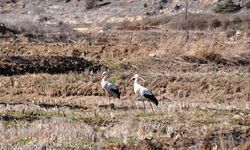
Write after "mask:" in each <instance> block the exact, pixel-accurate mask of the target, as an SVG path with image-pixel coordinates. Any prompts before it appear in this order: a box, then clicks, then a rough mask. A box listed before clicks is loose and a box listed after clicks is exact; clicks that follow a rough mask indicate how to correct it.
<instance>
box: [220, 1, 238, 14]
mask: <svg viewBox="0 0 250 150" xmlns="http://www.w3.org/2000/svg"><path fill="white" fill-rule="evenodd" d="M240 9H241V6H240V5H236V4H235V3H234V2H233V1H232V0H226V1H224V2H222V3H221V4H218V5H217V7H216V8H215V12H216V13H235V12H238V11H239V10H240Z"/></svg>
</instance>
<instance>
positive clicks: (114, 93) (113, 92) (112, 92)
mask: <svg viewBox="0 0 250 150" xmlns="http://www.w3.org/2000/svg"><path fill="white" fill-rule="evenodd" d="M107 77H108V72H106V71H104V72H103V73H102V81H101V86H102V89H104V90H105V92H106V94H107V95H108V97H109V105H110V97H115V98H119V99H120V92H119V89H118V88H117V87H116V86H115V85H113V84H112V83H110V82H108V81H106V79H107Z"/></svg>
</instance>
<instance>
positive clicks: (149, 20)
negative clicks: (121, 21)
mask: <svg viewBox="0 0 250 150" xmlns="http://www.w3.org/2000/svg"><path fill="white" fill-rule="evenodd" d="M171 18H172V17H171V16H167V15H160V16H155V17H146V18H144V19H143V20H142V21H141V22H140V24H141V25H142V26H145V25H146V26H159V25H163V24H167V23H168V22H169V21H170V20H171Z"/></svg>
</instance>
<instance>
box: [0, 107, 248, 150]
mask: <svg viewBox="0 0 250 150" xmlns="http://www.w3.org/2000/svg"><path fill="white" fill-rule="evenodd" d="M123 105H125V106H129V110H128V111H121V110H119V109H117V110H109V109H93V110H85V111H84V112H83V111H82V110H75V109H68V108H66V107H65V108H50V109H44V108H41V107H37V106H35V105H29V106H28V105H22V104H21V105H15V106H11V107H8V108H7V107H3V105H1V108H2V109H1V113H0V114H1V121H0V122H1V125H0V131H1V133H3V134H1V135H0V139H1V144H0V146H1V148H11V147H12V148H34V147H37V148H42V147H46V148H68V147H71V148H74V149H79V148H98V147H99V148H106V149H110V148H111V147H116V148H119V147H124V148H125V149H130V148H131V147H137V148H142V147H144V148H156V147H158V148H184V147H186V148H188V147H189V148H194V147H199V148H204V147H206V146H217V147H219V148H221V147H226V148H234V147H236V146H238V145H239V144H241V143H244V142H245V141H246V140H247V137H248V134H249V133H248V130H249V128H248V124H242V123H241V122H239V121H238V119H237V118H239V115H240V118H242V119H243V118H244V120H249V119H250V118H249V117H250V116H249V111H248V110H249V108H245V109H242V110H240V109H234V108H229V109H225V108H226V107H224V106H221V107H218V108H216V106H214V107H213V108H209V107H207V106H206V105H190V104H186V106H184V107H183V104H181V103H172V102H171V103H165V102H162V103H161V105H160V106H159V107H158V108H157V109H156V112H154V113H153V112H149V111H147V112H142V111H141V110H138V109H136V108H133V107H131V106H132V105H131V104H129V103H127V102H126V103H121V102H118V103H117V106H118V107H123ZM137 105H140V104H137ZM148 107H149V106H148ZM203 107H204V108H203ZM6 116H13V117H16V118H23V117H24V116H30V117H32V116H33V117H34V116H39V118H38V119H37V120H33V121H30V120H26V119H23V120H18V119H16V120H15V119H13V120H4V119H6ZM128 116H129V118H128ZM239 127H241V128H239ZM218 130H219V131H220V132H218V133H217V131H218ZM38 135H39V136H38ZM197 137H199V139H198V138H197ZM239 137H240V138H241V140H238V138H239ZM208 139H212V140H209V141H207V140H208ZM157 141H158V143H159V144H156V142H157ZM190 141H192V142H190ZM144 142H146V143H144ZM148 142H149V143H148ZM150 143H151V144H150ZM155 144H156V145H155ZM11 145H12V146H11Z"/></svg>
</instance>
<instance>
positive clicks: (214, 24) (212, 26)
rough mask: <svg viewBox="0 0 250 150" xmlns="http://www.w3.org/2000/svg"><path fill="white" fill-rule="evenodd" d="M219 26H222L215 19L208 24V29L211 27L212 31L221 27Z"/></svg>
mask: <svg viewBox="0 0 250 150" xmlns="http://www.w3.org/2000/svg"><path fill="white" fill-rule="evenodd" d="M221 25H222V23H221V21H220V20H219V19H217V18H216V19H213V20H212V21H211V23H210V27H211V28H212V29H214V28H218V27H221Z"/></svg>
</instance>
